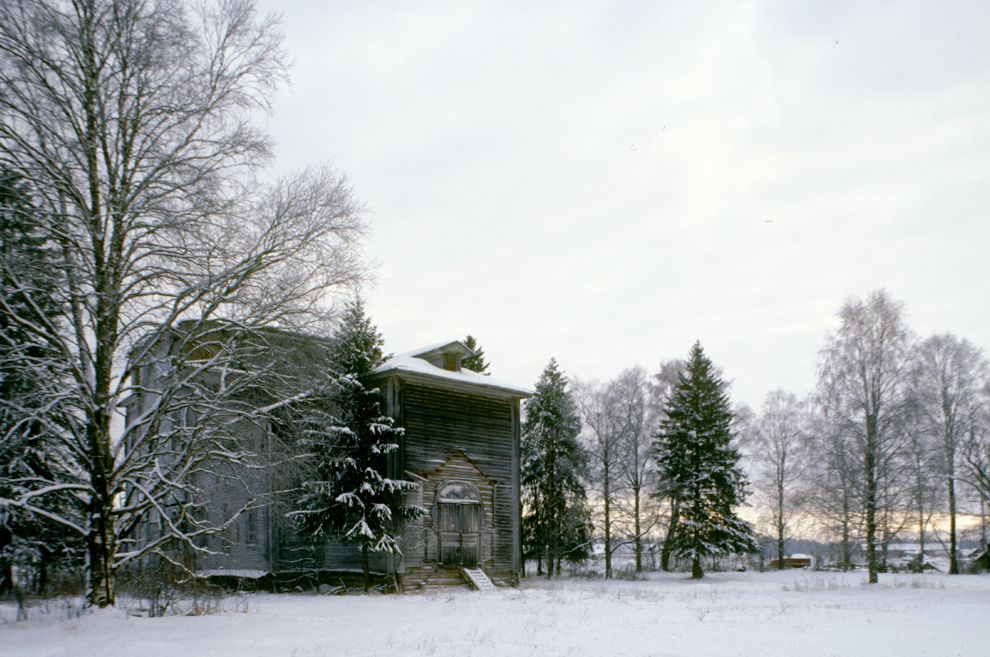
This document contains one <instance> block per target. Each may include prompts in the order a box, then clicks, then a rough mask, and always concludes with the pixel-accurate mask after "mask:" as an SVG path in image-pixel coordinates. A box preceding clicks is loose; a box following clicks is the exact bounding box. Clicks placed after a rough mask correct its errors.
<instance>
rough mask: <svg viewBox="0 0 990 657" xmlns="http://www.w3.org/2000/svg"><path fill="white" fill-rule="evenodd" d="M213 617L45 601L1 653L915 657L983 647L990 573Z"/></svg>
mask: <svg viewBox="0 0 990 657" xmlns="http://www.w3.org/2000/svg"><path fill="white" fill-rule="evenodd" d="M225 608H226V609H227V610H226V611H224V612H222V613H218V614H214V615H210V616H170V617H164V618H142V617H135V616H129V615H128V613H127V610H126V605H122V606H121V608H120V609H114V610H102V611H83V612H82V614H81V615H79V617H74V616H75V615H76V613H75V612H74V611H73V607H72V606H71V605H66V604H64V603H62V604H61V605H59V604H50V605H48V606H47V609H46V608H45V607H44V606H41V607H37V608H34V609H32V610H31V616H30V618H29V619H28V620H27V621H22V622H14V620H13V619H14V614H15V610H14V608H13V606H12V605H9V604H8V605H4V606H3V608H2V610H0V612H2V616H0V617H2V620H0V655H2V656H4V657H6V656H7V655H9V656H11V657H15V656H16V657H35V656H39V657H40V656H45V657H69V656H70V655H71V656H72V657H103V656H107V657H110V656H114V657H117V656H125V655H126V656H129V655H134V656H140V657H175V656H176V655H180V656H187V655H188V656H196V655H209V656H211V657H213V656H216V657H228V656H229V657H235V656H236V657H253V656H254V655H259V656H261V655H264V656H266V657H283V656H284V657H324V656H334V655H347V656H348V657H366V656H367V657H370V656H373V655H382V656H385V655H410V656H413V657H419V656H426V655H432V656H448V655H450V656H454V655H456V656H457V657H471V656H487V655H493V656H507V657H510V656H534V657H535V656H541V657H543V656H545V657H556V656H558V655H559V656H564V655H568V656H577V657H583V656H586V655H587V656H604V655H614V656H616V657H633V656H643V657H646V656H651V657H674V656H682V655H683V656H691V657H706V656H710V657H722V656H729V655H733V656H740V657H743V656H745V657H757V656H761V655H766V656H779V657H819V656H820V657H826V656H835V657H857V656H862V657H867V656H869V657H887V656H888V655H889V656H890V657H895V656H896V657H912V656H922V655H931V656H932V657H951V656H954V655H960V656H962V655H966V656H967V657H971V656H972V655H978V654H985V650H986V641H987V637H988V634H987V629H986V618H987V617H988V615H990V577H983V576H965V575H964V576H958V577H951V578H950V577H947V576H944V575H939V574H927V575H881V583H880V584H879V585H877V586H872V587H871V586H868V585H866V584H865V575H864V574H860V573H815V572H804V571H787V572H783V573H762V574H761V573H720V574H712V575H708V576H707V577H706V578H705V579H704V580H702V581H700V582H695V581H691V580H688V579H686V578H685V576H684V575H682V574H674V575H654V576H651V577H650V578H649V579H648V580H646V581H638V582H628V581H612V582H604V581H600V580H579V579H563V580H554V581H546V580H537V579H535V578H534V579H529V580H526V581H524V583H523V586H522V587H520V588H519V589H516V590H500V591H498V592H497V593H494V594H479V593H474V592H471V591H468V590H466V589H457V590H449V591H433V592H428V593H423V594H409V595H405V596H383V595H352V596H321V595H310V594H282V595H272V594H258V595H247V596H232V597H230V598H228V599H227V600H226V601H225Z"/></svg>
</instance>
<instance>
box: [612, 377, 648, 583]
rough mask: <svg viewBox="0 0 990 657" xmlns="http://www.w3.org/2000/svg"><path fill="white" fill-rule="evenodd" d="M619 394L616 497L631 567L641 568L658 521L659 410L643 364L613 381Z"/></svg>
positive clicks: (639, 570)
mask: <svg viewBox="0 0 990 657" xmlns="http://www.w3.org/2000/svg"><path fill="white" fill-rule="evenodd" d="M613 385H614V386H615V388H616V395H617V397H618V398H619V400H620V401H619V414H620V417H622V419H623V424H624V430H623V431H622V439H621V441H620V445H619V446H620V449H621V457H620V460H619V475H620V478H621V481H622V488H623V490H624V491H625V495H624V496H623V497H622V498H620V499H619V501H618V505H617V506H618V508H619V510H620V511H621V512H622V513H621V527H622V528H623V529H624V532H623V533H624V534H625V535H626V536H627V537H628V538H627V539H626V540H627V541H628V542H630V543H631V544H632V548H633V557H634V559H635V563H634V567H635V570H636V572H637V573H639V572H642V571H643V539H644V538H646V537H647V536H648V535H649V534H650V533H651V532H652V531H653V529H654V528H656V526H657V524H658V523H659V520H660V518H659V508H658V505H657V504H656V498H655V497H654V496H653V495H652V494H650V493H651V491H652V489H653V488H654V487H655V476H656V464H655V463H654V461H653V454H652V452H651V447H652V444H653V430H654V428H655V427H656V426H657V425H658V424H659V419H658V416H659V413H660V410H659V408H657V407H654V406H653V405H651V403H650V387H649V383H648V377H647V374H646V371H645V370H644V369H643V368H642V367H632V368H629V369H627V370H623V371H622V373H620V374H619V376H618V377H617V378H616V379H615V382H614V384H613Z"/></svg>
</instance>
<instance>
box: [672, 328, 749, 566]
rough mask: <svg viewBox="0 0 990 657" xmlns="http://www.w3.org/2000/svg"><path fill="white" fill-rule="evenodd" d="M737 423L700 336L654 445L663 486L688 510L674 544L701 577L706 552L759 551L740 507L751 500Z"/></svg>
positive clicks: (683, 512) (682, 515) (682, 513)
mask: <svg viewBox="0 0 990 657" xmlns="http://www.w3.org/2000/svg"><path fill="white" fill-rule="evenodd" d="M731 423H732V412H731V410H730V407H729V398H728V396H727V395H726V394H725V385H724V384H723V382H722V380H721V378H719V376H718V375H717V374H716V373H715V371H714V368H713V366H712V362H711V361H710V360H709V359H708V357H707V356H705V353H704V351H703V350H702V348H701V343H700V342H696V343H695V344H694V347H692V349H691V355H690V357H689V361H688V364H687V367H686V368H685V370H684V372H683V373H682V374H681V375H680V377H679V379H678V382H677V387H676V389H675V390H674V393H673V395H672V396H671V397H670V399H669V400H668V401H667V405H666V408H665V409H664V419H663V420H662V421H661V423H660V429H659V431H658V432H657V434H656V436H655V440H654V443H653V452H654V458H655V459H656V462H657V474H658V480H659V489H658V490H659V492H660V494H662V495H663V496H665V497H667V496H669V497H672V498H674V499H675V500H676V501H677V503H678V507H679V511H680V519H679V523H678V524H677V526H676V527H675V529H674V532H673V535H672V536H671V537H670V542H671V545H670V549H671V552H672V554H674V556H677V557H682V558H687V559H690V560H691V577H692V578H695V579H698V578H701V577H702V576H703V575H704V573H703V572H702V569H701V559H702V557H705V556H709V555H718V554H729V553H734V552H753V551H756V550H758V545H757V542H756V536H755V534H754V532H753V528H752V527H751V526H750V525H749V524H748V523H747V522H745V521H744V520H742V519H740V518H739V517H737V516H736V515H735V512H734V511H733V509H734V508H735V507H736V506H738V505H740V504H742V503H743V501H744V500H745V497H746V479H745V476H744V475H743V472H742V469H741V468H740V467H739V452H738V450H737V449H736V448H735V447H734V446H733V444H732V432H731V430H730V426H731Z"/></svg>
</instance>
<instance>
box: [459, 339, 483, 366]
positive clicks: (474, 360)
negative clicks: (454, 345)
mask: <svg viewBox="0 0 990 657" xmlns="http://www.w3.org/2000/svg"><path fill="white" fill-rule="evenodd" d="M464 346H465V347H467V348H468V349H470V350H471V351H473V352H474V355H473V356H468V357H467V358H465V359H463V360H462V361H461V367H463V368H464V369H466V370H471V371H472V372H478V373H479V374H488V361H486V360H485V350H484V349H482V348H481V345H480V344H478V341H477V340H475V339H474V336H473V335H469V336H467V337H466V338H464Z"/></svg>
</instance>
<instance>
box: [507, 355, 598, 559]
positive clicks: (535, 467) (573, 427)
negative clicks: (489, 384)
mask: <svg viewBox="0 0 990 657" xmlns="http://www.w3.org/2000/svg"><path fill="white" fill-rule="evenodd" d="M567 385H568V382H567V378H566V377H565V376H564V373H563V372H562V371H561V370H560V368H559V366H558V365H557V361H556V360H555V359H552V358H551V359H550V363H549V364H548V365H547V366H546V368H545V369H544V370H543V373H542V374H541V375H540V378H539V380H538V381H537V382H536V393H535V394H534V395H533V397H531V398H530V399H529V400H528V401H527V402H526V421H525V423H524V424H523V435H522V439H523V446H522V452H523V463H522V484H523V487H524V491H523V494H524V504H525V506H526V512H525V514H524V516H523V535H524V540H525V541H526V545H525V546H524V553H525V554H526V556H528V557H531V558H532V557H535V558H536V559H537V564H538V565H537V574H543V564H544V562H545V563H546V572H547V576H553V575H554V574H555V573H556V574H558V575H559V574H560V564H561V560H562V559H565V558H566V559H568V560H569V561H579V560H581V559H584V558H586V557H587V556H588V552H589V546H590V543H589V541H590V534H591V531H590V526H589V525H590V523H589V520H588V519H589V514H588V512H587V509H586V500H585V490H584V485H583V483H582V480H581V475H582V472H583V471H584V469H585V467H586V458H585V454H584V451H583V450H582V448H581V445H580V443H579V442H578V434H579V433H580V430H581V420H580V419H579V417H578V413H577V409H576V405H575V403H574V400H573V399H572V397H571V393H570V391H569V390H568V389H567Z"/></svg>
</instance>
